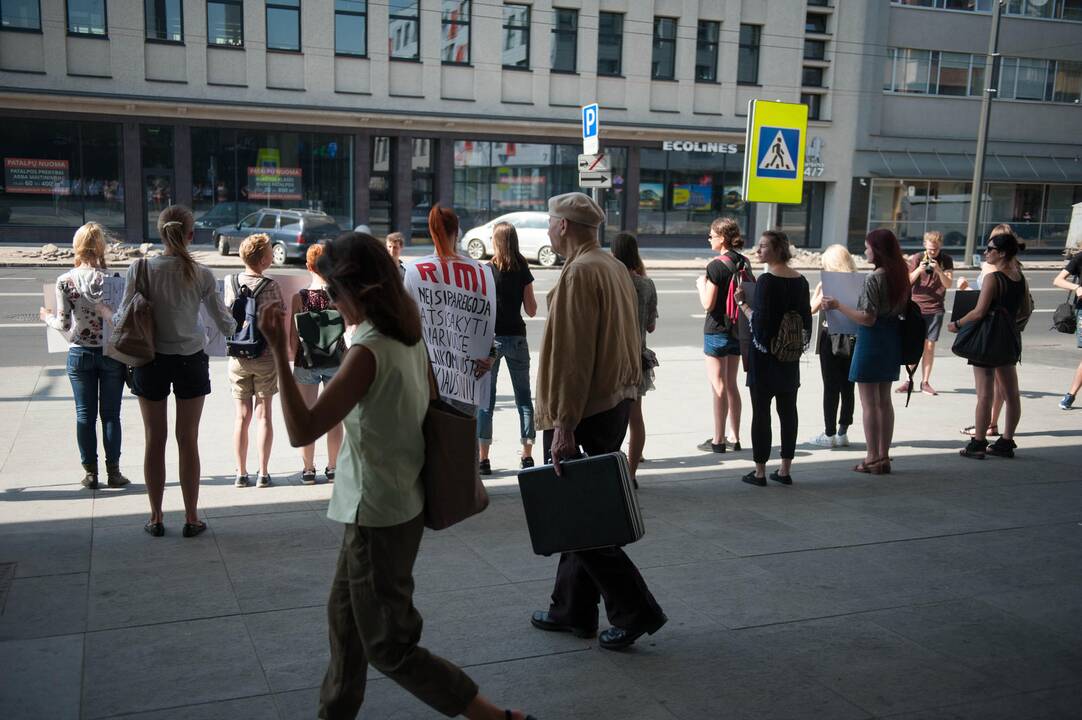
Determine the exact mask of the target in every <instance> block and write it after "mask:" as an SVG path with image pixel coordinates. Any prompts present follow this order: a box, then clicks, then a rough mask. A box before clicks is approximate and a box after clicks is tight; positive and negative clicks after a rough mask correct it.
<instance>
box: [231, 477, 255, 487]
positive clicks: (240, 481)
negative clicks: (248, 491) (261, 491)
mask: <svg viewBox="0 0 1082 720" xmlns="http://www.w3.org/2000/svg"><path fill="white" fill-rule="evenodd" d="M249 485H251V483H250V482H249V481H248V475H247V474H245V475H237V479H236V480H234V481H233V487H239V488H246V487H248V486H249Z"/></svg>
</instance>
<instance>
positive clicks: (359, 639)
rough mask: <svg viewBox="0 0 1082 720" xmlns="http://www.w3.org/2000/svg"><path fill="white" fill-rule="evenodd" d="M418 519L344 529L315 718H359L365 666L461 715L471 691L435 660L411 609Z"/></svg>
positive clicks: (462, 676) (420, 528)
mask: <svg viewBox="0 0 1082 720" xmlns="http://www.w3.org/2000/svg"><path fill="white" fill-rule="evenodd" d="M423 533H424V515H423V514H421V515H418V516H417V517H415V518H414V519H413V520H410V521H409V522H406V523H402V524H401V525H392V526H390V527H364V526H360V525H353V524H350V525H346V532H345V536H344V537H343V538H342V549H341V551H340V552H339V554H338V569H337V571H336V572H335V575H334V582H333V583H332V584H331V597H330V599H329V600H328V601H327V620H328V624H329V628H330V639H331V663H330V665H329V666H328V667H327V674H326V675H325V676H324V678H323V686H322V688H320V692H319V717H320V718H324V719H325V720H337V719H338V718H349V719H350V720H352V719H353V718H355V717H357V712H358V711H359V710H360V709H361V703H362V702H363V701H364V690H365V680H366V678H367V675H368V664H369V663H371V664H372V666H373V667H374V668H376V669H377V670H379V671H380V672H381V673H383V674H384V675H386V676H387V677H389V678H390V679H391V680H394V681H395V682H396V683H398V684H399V685H401V686H402V687H403V688H405V689H406V690H408V691H409V692H411V693H413V694H414V695H416V696H417V698H418V699H420V700H421V701H422V702H424V703H427V704H428V705H429V706H430V707H432V708H435V709H436V710H438V711H439V712H441V713H443V714H444V715H446V716H448V717H454V716H456V715H461V714H462V713H463V711H464V710H465V709H466V706H467V705H469V703H470V702H471V701H472V700H473V698H474V697H475V696H476V695H477V685H476V684H475V683H474V682H473V680H471V679H470V678H469V676H467V675H466V673H464V672H462V670H461V669H460V668H458V667H457V666H455V665H452V664H451V663H449V662H447V661H446V660H444V659H443V658H440V657H437V656H436V655H433V654H432V653H430V652H429V651H428V650H425V649H424V648H423V647H420V646H419V645H418V644H417V643H418V642H419V641H420V640H421V625H422V621H421V615H420V613H418V612H417V609H416V608H415V607H414V606H413V562H414V560H416V559H417V551H418V549H419V548H420V545H421V535H422V534H423Z"/></svg>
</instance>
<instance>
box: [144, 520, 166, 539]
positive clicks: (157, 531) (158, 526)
mask: <svg viewBox="0 0 1082 720" xmlns="http://www.w3.org/2000/svg"><path fill="white" fill-rule="evenodd" d="M143 530H145V531H146V532H147V533H149V534H150V536H151V537H161V536H162V535H165V525H163V524H162V523H156V522H148V523H147V524H146V525H144V526H143Z"/></svg>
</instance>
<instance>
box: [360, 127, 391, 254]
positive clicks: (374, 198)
mask: <svg viewBox="0 0 1082 720" xmlns="http://www.w3.org/2000/svg"><path fill="white" fill-rule="evenodd" d="M397 142H398V141H397V139H396V138H390V137H385V136H378V137H374V138H372V146H371V148H372V149H371V152H372V163H371V165H370V172H369V175H368V223H367V224H368V227H369V228H370V229H371V230H372V234H373V235H375V236H376V237H383V236H384V235H386V234H387V233H389V232H391V231H392V230H393V229H396V228H394V227H392V226H393V224H394V215H395V213H394V210H395V206H394V167H393V165H392V163H391V158H393V157H394V151H395V145H396V144H397Z"/></svg>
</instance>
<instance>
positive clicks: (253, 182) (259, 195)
mask: <svg viewBox="0 0 1082 720" xmlns="http://www.w3.org/2000/svg"><path fill="white" fill-rule="evenodd" d="M302 177H303V172H302V170H301V168H283V167H252V166H249V167H248V199H249V200H301V199H302V198H303V197H304V195H303V191H302V188H301V179H302Z"/></svg>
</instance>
